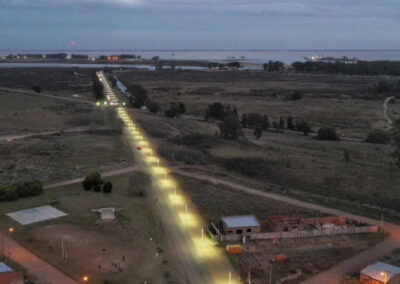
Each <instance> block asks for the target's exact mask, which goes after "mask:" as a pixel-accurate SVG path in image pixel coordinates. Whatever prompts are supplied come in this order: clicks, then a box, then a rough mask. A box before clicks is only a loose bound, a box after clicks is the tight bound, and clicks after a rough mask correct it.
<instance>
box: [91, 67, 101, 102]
mask: <svg viewBox="0 0 400 284" xmlns="http://www.w3.org/2000/svg"><path fill="white" fill-rule="evenodd" d="M92 80H93V86H92V91H93V94H94V98H95V100H96V101H102V100H104V91H103V90H104V87H103V84H102V83H101V82H100V80H99V77H97V74H96V71H93V73H92Z"/></svg>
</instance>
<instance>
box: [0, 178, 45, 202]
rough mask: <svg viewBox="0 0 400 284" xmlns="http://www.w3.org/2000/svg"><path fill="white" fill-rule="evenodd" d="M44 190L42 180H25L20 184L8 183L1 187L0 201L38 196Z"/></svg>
mask: <svg viewBox="0 0 400 284" xmlns="http://www.w3.org/2000/svg"><path fill="white" fill-rule="evenodd" d="M42 192H43V184H42V182H41V181H32V182H25V183H24V184H23V185H20V184H8V185H4V186H2V187H0V201H13V200H16V199H18V198H20V197H21V198H23V197H28V196H36V195H39V194H41V193H42Z"/></svg>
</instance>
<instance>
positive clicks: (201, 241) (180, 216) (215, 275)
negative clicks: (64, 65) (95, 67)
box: [104, 80, 241, 284]
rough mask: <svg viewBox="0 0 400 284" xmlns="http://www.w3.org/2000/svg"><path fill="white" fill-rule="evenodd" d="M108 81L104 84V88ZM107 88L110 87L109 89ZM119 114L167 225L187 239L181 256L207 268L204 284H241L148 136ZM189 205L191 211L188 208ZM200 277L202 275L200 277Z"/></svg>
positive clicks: (119, 109)
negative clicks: (167, 212)
mask: <svg viewBox="0 0 400 284" xmlns="http://www.w3.org/2000/svg"><path fill="white" fill-rule="evenodd" d="M106 83H107V80H104V84H106ZM106 86H107V85H106ZM116 110H117V113H118V115H119V117H120V119H121V120H122V121H123V122H124V125H125V133H126V134H127V135H128V138H129V141H130V143H131V144H132V146H133V147H132V149H134V150H136V149H139V150H140V153H142V155H139V157H140V158H141V159H142V161H144V162H145V163H146V164H147V166H148V169H149V172H150V174H151V176H152V178H153V180H154V181H156V183H155V186H156V188H157V189H158V190H159V194H158V196H159V199H160V200H161V201H165V202H163V204H165V206H166V207H167V208H168V209H169V210H170V212H171V218H170V219H169V220H168V222H170V223H171V225H172V226H174V227H175V228H176V229H178V230H180V231H181V232H183V233H184V234H185V235H186V236H188V238H187V239H183V242H182V243H181V244H180V246H181V247H182V252H183V253H185V254H187V256H188V257H189V259H191V260H193V261H194V265H197V264H195V263H196V262H200V263H201V262H203V263H204V265H206V267H207V270H206V271H207V272H208V273H209V274H208V275H209V276H210V278H209V279H210V280H209V281H205V282H206V283H204V284H228V283H229V284H239V283H241V282H240V281H239V280H238V279H239V276H238V275H237V274H236V273H233V272H231V271H234V270H233V268H232V265H231V264H230V262H229V260H228V259H227V258H226V256H225V253H224V252H223V251H222V249H221V248H219V247H218V246H217V243H216V242H215V241H213V240H211V239H209V238H208V236H205V235H204V228H205V226H206V225H205V224H204V221H203V220H202V218H201V216H200V215H199V214H198V213H197V212H196V210H195V208H194V206H193V207H192V205H191V203H190V202H188V199H187V198H186V197H185V194H184V192H183V191H182V190H180V189H179V188H178V187H177V182H176V181H175V180H174V178H173V177H171V176H169V175H168V173H169V170H168V168H167V167H163V166H160V158H159V157H157V155H156V152H155V151H154V150H153V148H152V146H151V144H150V143H149V142H148V141H147V139H146V137H145V135H143V134H142V133H141V131H139V129H138V128H137V125H136V124H135V122H134V121H133V119H132V118H131V117H130V116H129V114H128V111H127V109H126V108H124V107H117V108H116ZM188 204H189V205H190V208H189V207H188ZM199 276H200V274H199Z"/></svg>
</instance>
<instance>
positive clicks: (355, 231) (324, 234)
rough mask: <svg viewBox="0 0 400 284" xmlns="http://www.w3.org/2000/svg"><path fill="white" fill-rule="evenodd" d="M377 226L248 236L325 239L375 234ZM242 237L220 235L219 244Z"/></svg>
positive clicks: (263, 238)
mask: <svg viewBox="0 0 400 284" xmlns="http://www.w3.org/2000/svg"><path fill="white" fill-rule="evenodd" d="M377 231H378V227H377V226H365V227H332V228H328V229H316V230H298V231H292V232H267V233H253V234H249V235H248V237H250V239H251V240H271V239H295V238H313V237H327V236H335V235H349V234H360V233H376V232H377ZM241 240H242V235H220V241H221V242H234V241H241Z"/></svg>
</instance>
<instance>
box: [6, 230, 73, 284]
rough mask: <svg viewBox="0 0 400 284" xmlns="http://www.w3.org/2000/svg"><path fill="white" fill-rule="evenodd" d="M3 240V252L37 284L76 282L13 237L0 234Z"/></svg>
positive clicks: (71, 283) (68, 283) (67, 283)
mask: <svg viewBox="0 0 400 284" xmlns="http://www.w3.org/2000/svg"><path fill="white" fill-rule="evenodd" d="M0 234H2V233H0ZM2 237H3V240H4V253H5V255H6V256H8V257H10V258H11V259H12V260H13V261H15V262H17V263H19V264H20V265H22V266H23V267H25V268H26V269H27V270H28V273H29V275H32V276H33V277H35V278H36V280H35V283H37V284H55V283H57V284H77V283H78V282H76V281H75V280H73V279H71V278H69V277H68V276H66V275H65V274H63V273H62V272H61V271H59V270H58V269H56V268H55V267H54V266H51V265H50V264H48V263H47V262H45V261H43V260H42V259H40V258H39V257H37V256H36V255H34V254H33V253H31V252H29V251H28V250H26V249H25V248H24V247H22V246H21V245H19V244H18V243H17V242H15V241H14V240H13V239H11V238H9V237H7V236H5V235H4V234H3V235H2Z"/></svg>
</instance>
